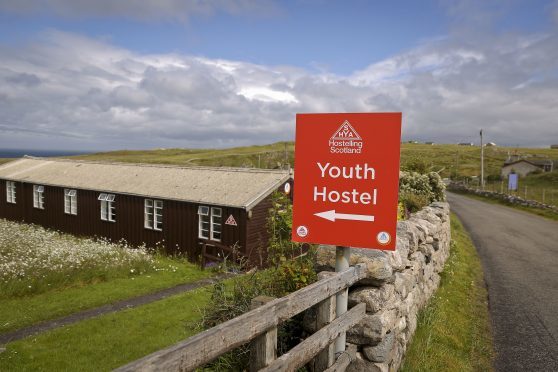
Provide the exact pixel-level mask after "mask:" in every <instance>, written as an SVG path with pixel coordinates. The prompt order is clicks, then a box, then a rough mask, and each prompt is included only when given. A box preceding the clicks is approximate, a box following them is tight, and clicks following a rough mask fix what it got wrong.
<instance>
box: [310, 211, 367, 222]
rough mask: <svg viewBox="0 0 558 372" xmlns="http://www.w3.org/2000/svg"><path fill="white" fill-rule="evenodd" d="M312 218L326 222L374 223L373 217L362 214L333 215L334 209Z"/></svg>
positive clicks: (315, 214)
mask: <svg viewBox="0 0 558 372" xmlns="http://www.w3.org/2000/svg"><path fill="white" fill-rule="evenodd" d="M314 216H318V217H321V218H325V219H326V220H328V221H333V222H335V220H336V219H337V220H353V221H370V222H373V221H374V216H367V215H364V214H345V213H335V209H332V210H330V211H325V212H319V213H314Z"/></svg>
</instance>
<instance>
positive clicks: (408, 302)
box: [305, 202, 450, 372]
mask: <svg viewBox="0 0 558 372" xmlns="http://www.w3.org/2000/svg"><path fill="white" fill-rule="evenodd" d="M449 248H450V217H449V206H448V204H447V203H445V202H435V203H432V204H431V205H430V206H428V207H426V208H424V209H423V210H421V211H420V212H417V213H415V214H413V215H412V216H411V217H410V219H408V220H405V221H399V222H398V224H397V250H396V251H394V252H387V251H386V252H384V251H377V250H370V249H358V248H353V249H351V264H352V265H354V264H357V263H364V264H366V267H367V273H368V275H367V278H366V279H364V280H363V281H361V282H359V283H358V284H357V285H355V286H353V287H351V289H350V291H349V306H352V305H355V304H357V303H365V304H366V315H365V317H364V318H363V320H362V321H361V322H360V323H359V324H357V325H356V326H355V327H353V328H352V329H351V330H350V331H349V332H348V333H347V342H348V343H349V349H352V350H353V351H355V355H356V358H354V359H353V361H352V362H351V364H350V366H349V367H348V369H347V371H367V372H374V371H397V370H398V369H399V367H400V365H401V362H402V360H403V357H404V355H405V351H406V349H407V345H408V344H409V342H410V340H411V338H412V336H413V334H414V332H415V329H416V326H417V314H418V311H419V309H421V308H422V307H424V306H425V305H426V304H427V302H428V300H429V299H430V297H431V296H432V294H433V293H434V292H435V291H436V289H437V288H438V285H439V283H440V275H439V273H440V272H441V271H442V270H443V268H444V263H445V262H446V259H447V258H448V256H449ZM318 264H319V265H320V266H321V267H320V268H321V269H322V270H332V269H333V268H334V267H335V247H334V246H322V247H320V249H319V252H318ZM305 323H306V324H311V323H312V322H305ZM309 331H312V330H311V329H309Z"/></svg>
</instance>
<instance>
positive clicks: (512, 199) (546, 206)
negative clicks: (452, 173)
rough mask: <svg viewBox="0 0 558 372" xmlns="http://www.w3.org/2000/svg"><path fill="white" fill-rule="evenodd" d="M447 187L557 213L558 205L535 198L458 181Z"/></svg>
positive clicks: (451, 189)
mask: <svg viewBox="0 0 558 372" xmlns="http://www.w3.org/2000/svg"><path fill="white" fill-rule="evenodd" d="M448 189H449V190H450V191H456V192H461V193H468V194H475V195H480V196H484V197H485V198H492V199H498V200H501V201H503V202H505V203H508V204H516V205H521V206H524V207H531V208H539V209H546V210H550V211H553V212H556V213H558V207H557V206H555V205H551V204H545V203H541V202H538V201H536V200H529V199H523V198H522V197H521V196H517V195H511V194H506V193H501V192H497V191H489V190H479V189H472V188H469V187H466V186H465V185H462V184H459V183H453V184H450V185H449V187H448Z"/></svg>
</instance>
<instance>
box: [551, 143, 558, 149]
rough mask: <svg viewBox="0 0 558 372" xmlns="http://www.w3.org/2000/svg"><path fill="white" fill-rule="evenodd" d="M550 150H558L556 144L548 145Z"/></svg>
mask: <svg viewBox="0 0 558 372" xmlns="http://www.w3.org/2000/svg"><path fill="white" fill-rule="evenodd" d="M550 148H551V149H558V144H556V145H550Z"/></svg>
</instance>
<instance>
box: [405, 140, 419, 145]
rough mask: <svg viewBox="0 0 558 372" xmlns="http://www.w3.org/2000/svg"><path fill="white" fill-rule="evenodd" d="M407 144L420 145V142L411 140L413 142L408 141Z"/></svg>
mask: <svg viewBox="0 0 558 372" xmlns="http://www.w3.org/2000/svg"><path fill="white" fill-rule="evenodd" d="M407 143H414V144H416V143H418V141H413V140H411V141H407Z"/></svg>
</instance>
